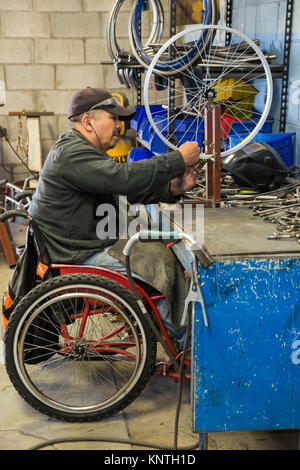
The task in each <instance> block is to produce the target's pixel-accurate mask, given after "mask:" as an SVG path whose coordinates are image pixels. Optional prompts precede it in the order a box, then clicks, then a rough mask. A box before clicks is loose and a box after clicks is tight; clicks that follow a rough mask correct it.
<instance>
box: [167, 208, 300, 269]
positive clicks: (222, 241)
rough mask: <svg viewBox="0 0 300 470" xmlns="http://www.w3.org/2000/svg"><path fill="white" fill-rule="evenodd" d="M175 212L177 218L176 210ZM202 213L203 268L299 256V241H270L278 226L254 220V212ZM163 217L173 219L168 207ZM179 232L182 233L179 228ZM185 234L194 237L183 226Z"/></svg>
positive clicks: (215, 210)
mask: <svg viewBox="0 0 300 470" xmlns="http://www.w3.org/2000/svg"><path fill="white" fill-rule="evenodd" d="M172 210H173V214H174V206H173V209H172ZM178 210H180V209H178ZM203 211H204V217H202V219H203V223H204V245H203V250H202V253H201V252H200V251H199V252H197V255H198V258H199V260H200V261H201V263H202V264H203V265H206V264H207V265H208V264H209V263H210V262H212V261H213V260H215V259H219V258H224V257H229V258H235V257H245V256H246V257H281V256H289V257H290V256H297V257H298V256H300V244H298V239H296V238H291V239H281V240H268V238H267V237H268V236H269V235H272V234H274V233H275V232H276V231H277V227H276V224H272V223H271V222H269V221H265V220H262V219H261V218H259V217H257V216H253V215H252V210H251V209H248V208H236V207H233V208H229V207H228V208H215V209H213V208H203ZM164 214H165V215H166V216H167V217H170V218H171V219H172V220H173V219H174V215H173V216H172V215H171V211H169V210H168V209H167V207H166V206H164ZM176 228H179V229H180V228H181V229H183V227H178V226H177V227H176ZM184 231H185V232H186V233H188V234H189V235H192V236H193V235H194V234H193V233H192V232H191V231H189V229H188V226H187V225H185V226H184ZM206 258H207V262H206V260H205V259H206ZM209 260H210V261H209ZM202 261H203V262H202Z"/></svg>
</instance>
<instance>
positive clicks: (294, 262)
mask: <svg viewBox="0 0 300 470" xmlns="http://www.w3.org/2000/svg"><path fill="white" fill-rule="evenodd" d="M274 231H276V226H275V225H274V224H272V223H270V222H267V221H264V220H261V219H259V218H258V217H254V216H253V215H252V211H251V210H249V209H246V208H245V209H240V208H216V209H212V208H205V209H204V246H203V249H204V252H205V253H206V255H207V256H208V258H206V259H207V260H208V261H207V262H204V263H202V264H201V262H199V267H198V273H199V277H200V283H201V289H202V294H203V297H204V302H205V306H206V312H207V316H208V323H209V326H208V327H206V326H205V325H204V321H203V315H202V309H201V305H200V304H199V303H195V312H194V316H193V319H192V357H191V359H192V367H191V369H192V370H191V427H192V429H193V431H195V432H197V433H200V442H201V446H202V448H205V447H206V444H207V433H208V432H216V431H237V430H276V429H299V428H300V393H299V392H300V245H299V244H298V243H297V239H284V240H268V239H267V236H268V235H271V234H272V233H273V232H274ZM200 258H201V256H200ZM200 258H199V259H200Z"/></svg>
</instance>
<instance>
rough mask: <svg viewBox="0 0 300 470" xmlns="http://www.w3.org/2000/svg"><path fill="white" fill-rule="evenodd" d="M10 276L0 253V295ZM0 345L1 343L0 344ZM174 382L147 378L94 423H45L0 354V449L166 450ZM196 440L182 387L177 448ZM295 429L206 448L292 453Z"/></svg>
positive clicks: (224, 439)
mask: <svg viewBox="0 0 300 470" xmlns="http://www.w3.org/2000/svg"><path fill="white" fill-rule="evenodd" d="M11 275H12V270H11V269H9V267H8V266H7V263H6V260H5V258H4V256H3V254H2V253H1V252H0V295H1V299H2V294H3V291H4V290H5V288H6V286H7V282H8V280H9V278H10V277H11ZM0 346H1V347H2V344H1V342H0ZM176 400H177V384H176V383H175V382H174V381H173V380H172V379H170V378H164V377H160V376H153V377H152V378H151V380H150V382H149V383H148V385H147V386H146V388H145V389H144V391H143V393H142V394H141V395H140V396H139V397H138V398H137V399H136V400H135V402H133V403H132V404H131V405H130V406H128V408H127V409H126V410H124V411H123V412H121V413H119V414H117V415H116V416H113V417H111V418H108V419H105V420H103V421H101V422H98V423H83V424H82V423H75V424H73V423H64V422H59V421H56V420H54V419H50V418H48V417H46V416H44V415H42V414H40V413H38V412H37V411H35V410H34V409H32V408H31V407H30V406H29V405H27V404H26V403H25V402H24V401H23V400H22V398H21V397H20V396H19V395H18V394H17V392H16V391H15V390H14V388H13V386H12V385H11V383H10V381H9V378H8V376H7V374H6V370H5V366H4V364H3V357H2V354H0V450H26V449H29V448H30V447H31V446H35V445H40V444H42V443H44V442H45V441H48V440H53V439H73V438H83V439H84V438H97V439H99V438H105V439H112V441H113V440H118V439H124V440H131V441H142V442H146V443H157V444H159V445H160V446H163V447H165V448H172V446H173V439H174V422H175V411H176ZM197 441H198V435H197V434H194V433H193V432H192V431H191V428H190V405H189V393H188V391H187V389H186V387H184V389H183V399H182V405H181V412H180V421H179V435H178V447H179V448H181V447H189V446H192V445H193V444H194V443H196V442H197ZM152 448H153V447H151V445H150V446H145V447H142V446H136V445H134V444H130V443H129V444H127V443H117V442H71V443H59V444H55V445H49V446H47V447H44V449H47V450H57V449H64V450H67V449H68V450H75V449H76V450H86V449H90V450H91V449H94V450H95V449H97V450H100V449H105V450H133V449H135V450H141V449H152ZM297 448H298V432H297V431H274V432H254V431H251V432H246V431H243V432H219V433H209V435H208V449H209V450H294V449H297Z"/></svg>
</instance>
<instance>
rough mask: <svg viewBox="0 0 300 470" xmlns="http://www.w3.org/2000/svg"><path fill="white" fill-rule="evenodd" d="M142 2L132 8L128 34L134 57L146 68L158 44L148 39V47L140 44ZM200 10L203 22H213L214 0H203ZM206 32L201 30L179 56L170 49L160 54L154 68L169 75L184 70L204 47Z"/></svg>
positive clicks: (214, 17) (214, 20) (216, 15)
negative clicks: (196, 38)
mask: <svg viewBox="0 0 300 470" xmlns="http://www.w3.org/2000/svg"><path fill="white" fill-rule="evenodd" d="M144 3H145V0H138V1H137V2H136V3H135V5H134V7H133V8H132V10H131V15H130V20H129V31H128V34H129V40H130V45H131V49H132V52H133V54H134V55H135V58H136V59H137V61H138V62H139V63H140V64H141V65H142V66H143V67H145V68H148V67H149V65H150V63H151V61H152V59H153V57H154V55H155V53H156V52H157V47H158V45H157V44H155V43H154V44H151V42H149V41H148V42H147V46H148V47H145V46H143V45H142V41H141V37H140V36H141V35H140V28H139V24H140V21H141V13H142V9H143V6H144ZM199 5H200V4H199ZM161 8H162V7H161ZM201 12H202V15H203V19H202V21H203V24H210V23H213V24H214V23H215V22H216V20H217V18H218V14H219V11H218V6H217V2H216V0H203V9H202V10H201ZM208 33H209V31H208V30H203V32H202V35H201V36H200V37H199V38H198V40H197V41H196V42H195V44H193V45H192V46H191V47H189V48H186V49H185V50H184V51H182V53H181V55H180V57H176V56H175V57H174V56H173V51H172V50H171V49H170V50H168V51H167V53H166V54H164V55H163V56H161V57H160V60H159V61H157V62H156V63H155V70H156V71H157V72H159V73H160V74H161V75H164V76H170V75H173V74H174V72H176V73H179V72H180V71H182V70H184V69H185V68H186V67H187V66H188V65H189V64H191V63H193V62H194V61H195V60H197V54H198V52H199V49H200V50H201V49H202V48H205V47H206V45H207V40H208V38H207V35H208ZM159 47H160V46H159Z"/></svg>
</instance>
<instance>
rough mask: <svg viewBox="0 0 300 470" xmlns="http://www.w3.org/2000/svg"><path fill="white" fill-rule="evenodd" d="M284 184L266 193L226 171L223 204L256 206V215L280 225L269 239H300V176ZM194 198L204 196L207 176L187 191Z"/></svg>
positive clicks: (222, 193)
mask: <svg viewBox="0 0 300 470" xmlns="http://www.w3.org/2000/svg"><path fill="white" fill-rule="evenodd" d="M288 181H290V183H288V184H285V185H284V186H282V187H280V188H278V189H276V190H273V191H268V192H265V193H259V192H255V191H251V190H250V189H249V188H240V187H238V186H237V185H236V184H235V183H234V181H233V179H232V178H231V177H230V176H228V175H226V176H223V177H222V179H221V197H222V202H221V206H223V207H245V208H248V209H251V210H252V215H253V216H254V217H260V218H261V219H262V220H265V221H268V222H270V223H272V224H274V225H275V226H276V230H275V231H274V232H273V233H272V234H270V235H269V236H268V237H267V238H268V240H290V239H295V241H297V242H298V243H300V180H296V179H294V178H287V182H288ZM186 195H187V196H188V197H189V198H192V199H199V198H200V199H201V198H202V197H204V195H205V178H204V177H203V178H201V179H200V180H199V181H198V183H197V186H196V187H195V188H194V189H193V190H192V191H189V192H188V193H187V194H186Z"/></svg>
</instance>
